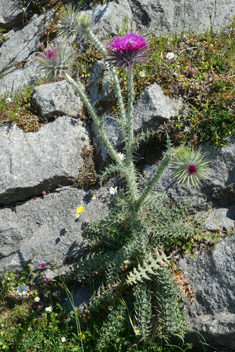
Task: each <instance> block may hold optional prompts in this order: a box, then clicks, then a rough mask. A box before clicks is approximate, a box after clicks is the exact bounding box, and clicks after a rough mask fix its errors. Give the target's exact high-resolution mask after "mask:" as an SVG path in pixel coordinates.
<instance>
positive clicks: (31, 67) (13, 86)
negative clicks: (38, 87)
mask: <svg viewBox="0 0 235 352" xmlns="http://www.w3.org/2000/svg"><path fill="white" fill-rule="evenodd" d="M36 61H37V60H36V58H35V54H32V55H31V56H30V58H29V60H28V61H27V63H26V65H25V66H24V68H9V69H8V70H6V71H4V74H3V77H2V78H1V79H0V92H1V95H2V96H3V95H4V94H6V93H11V92H13V93H14V92H16V91H20V90H22V89H23V88H24V87H28V86H29V85H32V84H33V83H35V82H36V81H37V79H38V77H39V72H38V65H37V62H36Z"/></svg>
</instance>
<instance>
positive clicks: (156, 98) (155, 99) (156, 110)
mask: <svg viewBox="0 0 235 352" xmlns="http://www.w3.org/2000/svg"><path fill="white" fill-rule="evenodd" d="M182 106H183V103H182V101H180V100H178V101H176V100H173V99H170V98H169V97H167V96H165V94H164V92H163V90H162V88H161V87H160V86H159V85H158V84H157V83H154V84H152V85H151V86H149V87H147V88H145V90H144V91H143V92H142V94H141V95H140V98H139V101H138V103H137V104H136V105H135V107H134V116H135V118H134V130H135V131H138V130H141V129H143V130H146V129H149V128H150V129H151V130H157V128H158V127H159V126H160V125H161V124H163V123H164V122H169V120H170V118H172V117H174V116H176V115H177V114H178V113H179V110H180V108H182Z"/></svg>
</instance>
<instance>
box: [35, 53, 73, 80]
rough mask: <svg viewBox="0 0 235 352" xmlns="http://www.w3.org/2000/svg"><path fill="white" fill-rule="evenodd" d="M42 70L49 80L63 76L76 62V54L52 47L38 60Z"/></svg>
mask: <svg viewBox="0 0 235 352" xmlns="http://www.w3.org/2000/svg"><path fill="white" fill-rule="evenodd" d="M38 60H39V62H40V64H39V66H40V68H41V70H42V71H43V72H44V73H45V76H46V78H47V79H48V80H51V79H53V78H55V77H56V76H61V75H62V73H63V72H65V71H66V70H68V68H69V66H70V65H71V64H72V63H73V61H74V53H73V52H72V51H71V50H68V49H64V48H58V47H53V46H52V47H51V48H50V49H48V50H47V51H46V52H45V53H44V54H42V55H41V56H40V57H39V58H38Z"/></svg>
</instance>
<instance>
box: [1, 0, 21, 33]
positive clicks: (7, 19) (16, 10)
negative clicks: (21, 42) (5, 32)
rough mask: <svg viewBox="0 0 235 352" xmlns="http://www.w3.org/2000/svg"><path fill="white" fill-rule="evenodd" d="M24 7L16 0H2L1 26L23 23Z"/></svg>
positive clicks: (8, 26) (10, 26)
mask: <svg viewBox="0 0 235 352" xmlns="http://www.w3.org/2000/svg"><path fill="white" fill-rule="evenodd" d="M23 16H24V11H23V7H22V6H21V5H20V4H19V3H18V2H17V1H15V0H1V2H0V28H7V29H8V28H12V27H13V26H15V25H17V24H19V23H22V22H23V18H24V17H23Z"/></svg>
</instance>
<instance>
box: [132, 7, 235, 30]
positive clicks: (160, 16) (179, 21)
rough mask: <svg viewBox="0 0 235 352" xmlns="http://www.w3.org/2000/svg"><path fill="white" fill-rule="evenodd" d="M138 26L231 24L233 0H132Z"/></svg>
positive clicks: (234, 9)
mask: <svg viewBox="0 0 235 352" xmlns="http://www.w3.org/2000/svg"><path fill="white" fill-rule="evenodd" d="M129 2H130V6H131V9H132V12H133V15H134V18H135V21H136V22H137V27H138V28H141V29H144V28H146V27H148V28H149V27H150V28H152V29H153V30H154V31H155V32H156V33H158V34H166V33H169V32H171V31H172V32H178V33H179V32H182V31H189V30H192V31H194V32H196V33H201V32H203V31H205V30H207V29H211V28H213V30H218V29H219V28H220V27H221V26H226V25H229V24H230V23H231V22H232V19H233V16H234V14H235V3H234V1H233V0H226V1H225V0H218V1H216V2H215V1H214V0H208V1H204V0H195V1H191V0H188V1H185V0H155V1H152V0H129Z"/></svg>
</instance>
